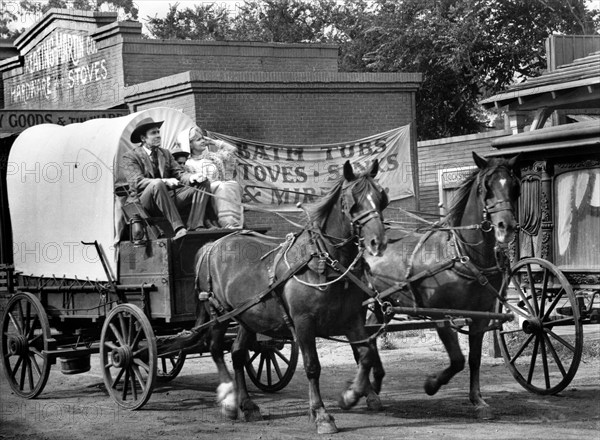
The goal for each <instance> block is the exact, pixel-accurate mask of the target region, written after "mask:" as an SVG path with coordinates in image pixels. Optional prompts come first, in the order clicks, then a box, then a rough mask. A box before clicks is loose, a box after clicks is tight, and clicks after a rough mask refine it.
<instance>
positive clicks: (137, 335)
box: [131, 326, 144, 350]
mask: <svg viewBox="0 0 600 440" xmlns="http://www.w3.org/2000/svg"><path fill="white" fill-rule="evenodd" d="M143 332H144V329H143V328H142V326H140V328H139V329H138V331H137V333H136V334H135V338H133V341H131V349H132V350H133V349H134V348H135V347H136V346H137V344H139V342H140V338H141V337H142V333H143Z"/></svg>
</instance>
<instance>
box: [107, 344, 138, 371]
mask: <svg viewBox="0 0 600 440" xmlns="http://www.w3.org/2000/svg"><path fill="white" fill-rule="evenodd" d="M110 359H111V360H112V364H113V366H114V367H115V368H127V367H129V366H131V364H132V362H133V352H132V351H131V347H129V345H125V346H123V347H118V348H116V349H114V350H113V351H112V352H111V353H110Z"/></svg>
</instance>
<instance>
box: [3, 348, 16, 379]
mask: <svg viewBox="0 0 600 440" xmlns="http://www.w3.org/2000/svg"><path fill="white" fill-rule="evenodd" d="M11 357H12V356H11V355H10V354H8V353H4V365H5V366H6V371H7V373H8V374H7V376H8V377H9V378H10V379H12V378H13V377H14V374H13V369H12V368H11V367H10V358H11Z"/></svg>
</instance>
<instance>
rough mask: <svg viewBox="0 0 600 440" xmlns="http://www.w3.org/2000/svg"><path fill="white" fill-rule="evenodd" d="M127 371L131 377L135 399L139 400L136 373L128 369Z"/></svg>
mask: <svg viewBox="0 0 600 440" xmlns="http://www.w3.org/2000/svg"><path fill="white" fill-rule="evenodd" d="M127 372H128V374H129V377H130V379H131V392H132V393H133V400H138V396H137V388H136V386H135V374H133V372H129V370H127Z"/></svg>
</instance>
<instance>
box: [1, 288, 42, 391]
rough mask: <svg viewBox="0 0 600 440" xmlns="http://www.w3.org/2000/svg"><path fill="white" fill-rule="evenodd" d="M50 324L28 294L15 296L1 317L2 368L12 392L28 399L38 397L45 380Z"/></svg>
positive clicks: (32, 296) (39, 303)
mask: <svg viewBox="0 0 600 440" xmlns="http://www.w3.org/2000/svg"><path fill="white" fill-rule="evenodd" d="M49 338H50V324H49V323H48V317H47V315H46V312H45V310H44V308H43V306H42V303H41V302H40V300H39V299H37V298H36V297H35V296H34V295H32V294H31V293H17V294H16V295H14V296H13V297H12V298H10V300H9V301H8V303H7V304H6V310H5V311H4V315H3V316H2V348H1V350H0V353H1V356H2V365H3V367H4V374H5V375H6V378H7V379H8V383H9V384H10V387H11V388H12V389H13V390H14V392H15V393H16V394H17V395H19V396H21V397H25V398H27V399H33V398H34V397H36V396H37V395H39V394H40V393H41V392H42V390H43V389H44V387H45V386H46V382H47V381H48V376H49V375H50V367H51V363H50V360H49V359H48V357H47V356H46V354H45V351H47V350H48V339H49Z"/></svg>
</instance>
